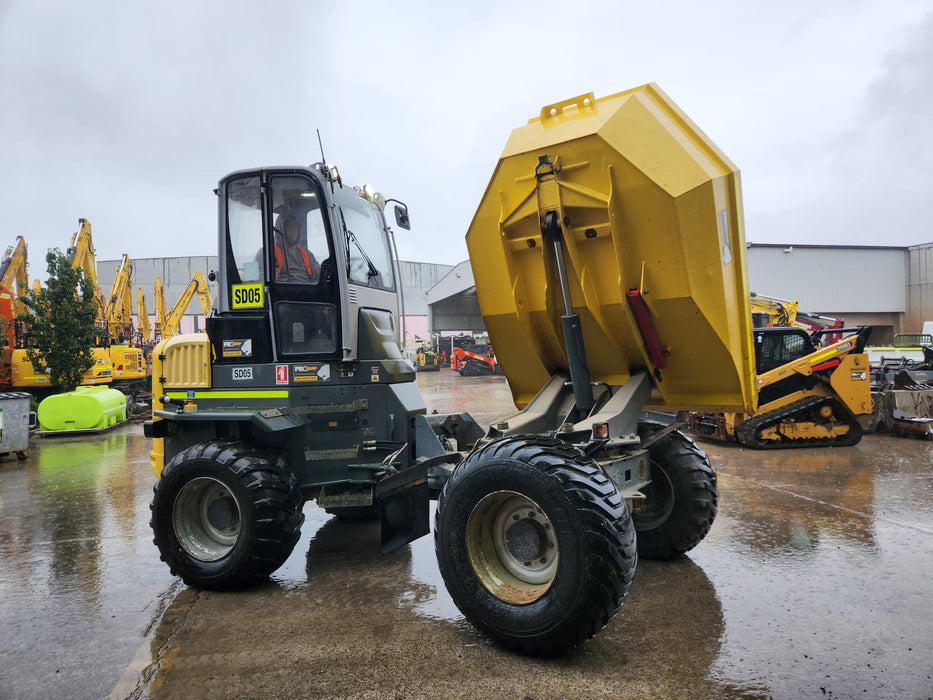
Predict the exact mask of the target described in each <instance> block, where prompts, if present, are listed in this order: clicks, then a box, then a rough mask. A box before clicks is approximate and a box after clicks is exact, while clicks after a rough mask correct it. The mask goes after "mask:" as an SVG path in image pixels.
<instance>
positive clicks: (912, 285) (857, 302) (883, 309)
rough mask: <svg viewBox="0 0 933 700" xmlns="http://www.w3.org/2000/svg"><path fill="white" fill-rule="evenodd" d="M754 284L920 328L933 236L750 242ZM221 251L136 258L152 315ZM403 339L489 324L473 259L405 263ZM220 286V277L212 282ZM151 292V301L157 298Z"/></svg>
mask: <svg viewBox="0 0 933 700" xmlns="http://www.w3.org/2000/svg"><path fill="white" fill-rule="evenodd" d="M746 258H747V263H748V277H749V289H750V291H751V292H754V293H758V294H763V295H767V296H770V297H776V298H779V299H787V300H797V301H799V303H800V310H801V311H804V312H807V313H816V314H820V315H823V316H830V317H836V318H842V319H844V320H845V322H846V325H847V326H855V325H870V326H872V327H873V328H874V331H873V334H872V338H871V342H872V343H873V344H878V345H883V344H888V343H890V342H891V341H892V340H893V337H894V334H896V333H919V332H920V329H921V328H922V326H923V322H924V321H930V320H933V243H924V244H921V245H914V246H908V247H896V246H828V245H775V244H761V243H749V244H747V248H746ZM119 265H120V261H119V260H110V261H99V262H98V264H97V268H98V280H99V282H100V287H101V289H104V290H108V289H110V287H111V286H112V284H113V278H114V276H115V274H116V270H117V268H118V267H119ZM216 267H217V258H216V256H197V257H186V258H145V259H137V260H133V286H134V287H141V288H142V289H143V293H144V294H145V295H146V299H147V310H148V312H149V315H150V316H152V317H154V313H155V306H154V293H153V290H154V284H155V279H156V277H160V278H161V280H162V285H163V289H164V291H165V303H166V306H167V307H168V308H169V309H171V307H172V306H173V305H174V303H175V301H176V300H177V299H178V298H179V297H180V296H181V294H182V293H183V292H184V290H185V288H186V287H187V286H188V283H189V282H190V281H191V279H192V278H193V276H194V273H195V272H196V271H200V272H202V273H203V274H204V275H205V277H206V276H207V275H208V273H209V272H210V271H211V270H213V269H216ZM400 267H401V280H402V291H403V301H404V308H405V339H406V346H408V347H415V346H417V345H418V344H421V343H425V342H432V338H434V337H435V336H448V335H457V334H460V333H465V334H471V335H473V336H476V337H478V338H482V337H483V335H484V334H485V328H484V326H483V318H482V315H481V314H480V311H479V303H478V301H477V297H476V286H475V284H474V282H473V271H472V269H471V268H470V263H469V261H464V262H461V263H460V264H459V265H455V266H454V265H441V264H436V263H423V262H406V261H402V262H401V263H400ZM209 286H210V291H211V295H212V296H216V293H217V289H216V284H215V283H209ZM150 300H151V301H150ZM203 327H204V320H203V316H202V314H201V307H200V305H199V303H198V300H197V298H194V299H192V301H191V303H190V304H189V306H188V309H187V311H186V314H185V317H184V319H183V321H182V328H181V330H182V332H192V331H195V330H198V329H201V328H203Z"/></svg>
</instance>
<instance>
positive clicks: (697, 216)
mask: <svg viewBox="0 0 933 700" xmlns="http://www.w3.org/2000/svg"><path fill="white" fill-rule="evenodd" d="M549 212H550V213H552V217H553V215H554V214H555V213H556V216H557V220H558V221H559V222H560V224H561V228H562V234H563V244H562V245H563V249H564V256H563V257H564V265H565V267H566V271H567V277H568V281H569V287H570V298H571V302H572V306H573V311H574V312H575V313H578V314H579V315H580V317H581V325H582V329H583V336H584V341H585V347H586V355H587V359H588V362H589V367H590V372H591V374H592V378H593V381H594V382H604V383H606V384H609V385H612V386H618V385H620V384H622V383H624V382H625V381H626V380H627V379H628V377H629V376H630V374H632V373H634V372H636V371H638V370H640V369H645V368H646V369H648V370H649V371H651V373H652V375H653V376H654V390H653V392H652V397H651V400H650V403H649V407H655V408H660V407H664V408H669V409H675V408H703V409H710V410H711V409H717V410H735V411H746V410H750V409H751V408H752V406H753V405H754V362H753V359H752V358H753V354H752V353H753V350H752V341H751V318H750V315H749V312H748V282H747V280H746V272H745V237H744V230H743V221H742V199H741V187H740V179H739V172H738V170H737V169H736V167H735V166H734V165H733V164H732V162H731V161H730V160H729V159H728V158H727V157H726V156H725V155H724V154H723V153H722V152H721V151H720V150H719V149H718V148H717V147H716V146H715V145H714V144H713V143H712V141H710V140H709V139H708V138H707V137H706V136H705V135H704V134H703V133H702V132H701V131H700V130H699V129H698V128H697V127H696V125H694V124H693V122H691V121H690V120H689V118H688V117H687V116H686V115H685V114H684V113H683V112H681V111H680V109H679V108H678V107H677V106H676V105H675V104H674V103H673V102H671V100H670V99H669V98H668V97H667V96H666V95H665V94H664V93H663V92H662V91H661V90H660V89H659V88H658V87H657V86H656V85H654V84H649V85H644V86H641V87H638V88H634V89H632V90H628V91H626V92H621V93H618V94H616V95H612V96H610V97H605V98H601V99H598V100H596V99H594V97H593V95H592V94H588V95H581V96H579V97H575V98H572V99H570V100H567V101H565V102H561V103H558V104H555V105H549V106H546V107H544V108H543V109H542V110H541V115H540V116H539V117H537V118H534V119H531V120H530V121H529V122H528V124H527V125H526V126H523V127H520V128H518V129H516V130H514V131H513V132H512V135H511V138H509V141H508V143H507V144H506V146H505V150H504V151H503V153H502V156H501V158H500V160H499V163H498V165H497V166H496V169H495V172H494V173H493V176H492V179H491V180H490V182H489V185H488V186H487V188H486V192H485V194H484V195H483V199H482V201H481V202H480V205H479V208H478V209H477V211H476V214H475V216H474V217H473V221H472V223H471V224H470V228H469V231H468V232H467V236H466V241H467V247H468V249H469V252H470V260H471V264H472V267H473V274H474V278H475V280H476V289H477V294H478V296H479V303H480V309H481V311H482V313H483V318H484V320H485V323H486V328H487V329H488V331H489V335H490V339H491V340H492V344H493V347H494V348H495V352H496V357H497V359H498V361H499V364H500V365H501V367H502V369H503V371H504V372H505V374H506V376H507V377H508V380H509V386H510V387H511V389H512V394H513V396H514V398H515V402H516V404H517V405H518V406H519V407H523V406H524V405H525V404H527V403H528V402H529V401H530V400H531V398H532V397H533V396H534V395H535V394H536V393H537V392H538V390H539V389H541V387H543V386H544V384H545V383H546V382H547V381H548V379H549V378H550V377H551V375H552V374H554V373H555V372H559V371H563V370H566V369H567V368H568V365H567V356H566V352H565V349H564V341H563V336H562V331H561V316H562V315H563V314H564V312H565V309H564V302H563V297H562V294H561V288H560V283H559V277H558V270H557V260H556V256H555V250H554V246H553V245H552V242H551V241H550V240H549V239H548V238H547V237H546V236H544V235H542V226H543V225H544V223H545V219H546V218H547V215H548V213H549ZM638 309H641V311H642V320H641V323H640V324H639V320H638V318H637V315H636V312H637V310H638Z"/></svg>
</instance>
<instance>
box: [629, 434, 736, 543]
mask: <svg viewBox="0 0 933 700" xmlns="http://www.w3.org/2000/svg"><path fill="white" fill-rule="evenodd" d="M663 427H664V426H663V425H660V424H658V423H641V424H639V426H638V434H639V436H640V437H641V438H642V439H643V440H644V439H646V438H648V437H650V436H651V435H652V434H654V433H655V432H657V431H658V430H661V429H662V428H663ZM648 457H649V459H650V460H651V484H649V485H648V487H647V488H645V489H644V491H643V492H644V494H645V496H646V497H645V499H643V500H641V499H640V500H637V501H635V503H634V504H633V507H632V521H633V522H634V524H635V532H636V533H637V540H638V556H640V557H644V558H646V559H671V558H673V557H677V556H680V555H682V554H684V553H686V552H688V551H690V550H691V549H693V548H694V547H696V546H697V545H698V544H699V543H700V542H701V541H702V540H703V538H704V537H706V535H707V533H709V530H710V528H711V527H712V525H713V520H715V519H716V513H717V511H718V508H719V487H718V486H717V484H716V472H715V471H714V470H713V467H712V465H710V462H709V458H708V457H707V456H706V454H704V453H703V451H702V450H700V448H699V447H697V445H696V443H695V442H694V441H693V440H691V439H690V438H688V437H686V436H685V435H684V434H683V433H681V432H679V431H676V430H675V431H674V432H672V433H670V434H669V435H666V436H665V437H664V438H662V439H660V440H658V441H657V442H656V443H654V444H653V445H651V446H650V447H649V448H648Z"/></svg>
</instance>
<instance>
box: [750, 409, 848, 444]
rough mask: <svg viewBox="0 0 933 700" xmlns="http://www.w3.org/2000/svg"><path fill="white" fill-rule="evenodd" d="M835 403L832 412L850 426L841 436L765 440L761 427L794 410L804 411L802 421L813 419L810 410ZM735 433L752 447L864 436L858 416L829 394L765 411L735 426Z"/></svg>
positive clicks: (831, 441) (844, 441)
mask: <svg viewBox="0 0 933 700" xmlns="http://www.w3.org/2000/svg"><path fill="white" fill-rule="evenodd" d="M826 403H828V404H832V407H833V415H835V416H838V417H840V418H844V419H845V422H846V424H847V425H848V426H849V432H848V433H846V434H845V435H842V436H840V437H838V438H822V439H805V438H801V439H790V438H788V439H784V440H780V441H771V440H762V439H761V438H760V435H761V431H762V430H764V429H765V428H768V427H770V426H772V425H774V424H776V423H780V422H781V421H784V420H786V419H787V418H791V417H792V416H794V415H795V414H798V413H799V414H801V415H800V420H801V422H807V423H812V422H814V421H813V418H812V417H811V415H810V410H811V409H812V408H814V407H816V406H819V405H821V404H826ZM735 437H736V440H738V441H739V442H740V443H742V444H743V445H746V446H748V447H753V448H755V449H759V450H780V449H786V448H788V447H834V446H835V447H847V446H850V445H855V444H857V443H858V442H859V440H861V439H862V427H861V426H860V425H859V423H858V421H857V420H856V418H855V416H854V415H852V412H851V411H849V409H847V408H846V407H845V406H843V405H842V403H841V402H840V401H839V400H838V399H834V398H832V397H830V396H808V397H807V398H805V399H801V400H800V401H795V402H794V403H791V404H788V405H787V406H784V407H783V408H779V409H777V410H775V411H769V412H767V413H763V414H761V415H760V416H754V417H752V418H749V419H748V420H746V421H745V422H743V423H742V424H741V425H740V426H739V427H738V428H736V430H735Z"/></svg>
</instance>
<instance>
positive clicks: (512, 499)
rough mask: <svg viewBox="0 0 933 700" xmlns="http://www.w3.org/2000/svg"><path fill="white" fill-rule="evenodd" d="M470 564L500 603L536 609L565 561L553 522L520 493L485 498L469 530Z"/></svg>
mask: <svg viewBox="0 0 933 700" xmlns="http://www.w3.org/2000/svg"><path fill="white" fill-rule="evenodd" d="M466 545H467V551H468V553H469V556H470V563H471V565H472V566H473V570H474V572H475V573H476V575H477V577H478V578H479V580H480V582H481V583H482V584H483V586H485V587H486V589H487V590H488V591H489V592H490V593H492V594H493V595H495V596H496V597H497V598H499V599H501V600H504V601H506V602H510V603H518V604H524V603H531V602H533V601H535V600H537V599H538V598H540V597H541V596H542V595H544V593H545V592H547V590H548V589H549V588H550V587H551V584H552V583H553V581H554V577H555V576H556V575H557V568H558V563H559V559H560V548H559V546H558V542H557V534H556V533H555V531H554V526H553V525H552V523H551V521H550V519H549V518H548V516H547V515H546V514H545V513H544V511H543V510H542V509H541V508H540V507H539V506H538V504H537V503H535V502H534V501H533V500H531V499H530V498H528V497H526V496H524V495H522V494H520V493H517V492H515V491H496V492H494V493H491V494H489V495H487V496H485V497H484V498H483V499H482V500H480V502H479V503H477V504H476V506H475V507H474V509H473V512H472V513H470V517H469V519H468V520H467V527H466Z"/></svg>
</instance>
